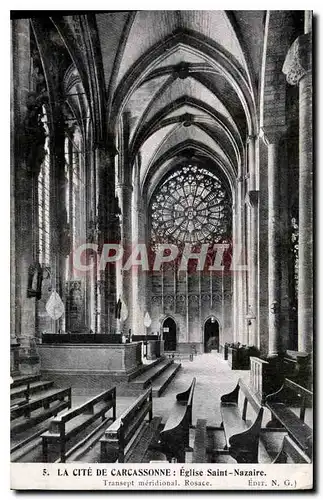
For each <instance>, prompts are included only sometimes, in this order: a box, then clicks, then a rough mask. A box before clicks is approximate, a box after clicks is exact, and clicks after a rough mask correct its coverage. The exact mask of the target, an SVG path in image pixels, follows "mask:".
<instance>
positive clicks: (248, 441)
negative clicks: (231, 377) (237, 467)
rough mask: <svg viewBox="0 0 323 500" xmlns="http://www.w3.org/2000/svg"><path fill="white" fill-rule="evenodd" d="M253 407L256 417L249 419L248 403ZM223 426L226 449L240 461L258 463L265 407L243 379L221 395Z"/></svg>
mask: <svg viewBox="0 0 323 500" xmlns="http://www.w3.org/2000/svg"><path fill="white" fill-rule="evenodd" d="M240 391H241V392H242V393H243V396H244V399H243V407H242V412H240V408H239V392H240ZM249 404H250V406H251V407H252V408H253V410H254V412H255V414H256V418H255V420H254V422H253V423H251V425H250V423H249V422H248V421H247V409H248V405H249ZM221 416H222V423H221V427H222V428H223V429H224V434H225V440H226V448H225V449H226V450H228V452H229V454H230V455H231V456H232V457H233V458H234V459H235V460H236V461H237V462H238V463H258V449H259V437H260V430H261V422H262V417H263V408H262V406H261V405H260V403H259V402H258V401H257V399H256V398H255V397H254V395H253V394H252V393H251V392H250V390H249V388H248V387H247V385H246V384H245V382H244V381H243V380H242V379H239V381H238V384H237V386H236V388H235V389H234V390H233V391H232V392H230V393H229V394H225V395H224V396H222V397H221Z"/></svg>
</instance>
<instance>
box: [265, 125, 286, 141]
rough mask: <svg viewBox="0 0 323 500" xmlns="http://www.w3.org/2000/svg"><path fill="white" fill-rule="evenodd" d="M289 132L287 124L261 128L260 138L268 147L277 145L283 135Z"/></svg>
mask: <svg viewBox="0 0 323 500" xmlns="http://www.w3.org/2000/svg"><path fill="white" fill-rule="evenodd" d="M286 131H287V126H286V125H285V124H282V125H279V124H278V125H277V126H271V127H261V129H260V133H259V137H260V138H261V139H262V140H263V141H264V143H265V144H266V146H269V145H270V144H277V143H278V142H279V141H280V139H281V138H282V137H283V135H284V134H285V133H286Z"/></svg>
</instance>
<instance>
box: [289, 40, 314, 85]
mask: <svg viewBox="0 0 323 500" xmlns="http://www.w3.org/2000/svg"><path fill="white" fill-rule="evenodd" d="M282 71H283V73H284V74H285V75H286V80H287V82H288V83H289V84H290V85H297V84H298V83H299V81H300V80H301V79H302V78H303V77H304V76H305V75H307V74H308V73H310V72H311V71H312V36H311V33H305V34H303V35H301V36H299V37H298V38H296V40H295V41H294V43H293V44H292V45H291V47H290V49H289V51H288V52H287V56H286V59H285V62H284V65H283V70H282Z"/></svg>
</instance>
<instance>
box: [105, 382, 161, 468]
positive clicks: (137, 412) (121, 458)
mask: <svg viewBox="0 0 323 500" xmlns="http://www.w3.org/2000/svg"><path fill="white" fill-rule="evenodd" d="M147 414H148V415H149V421H148V422H147V421H145V418H146V415H147ZM160 423H161V418H159V417H154V418H153V405H152V388H151V387H150V388H149V389H147V390H146V391H145V392H144V393H143V394H142V395H141V396H139V397H138V398H137V399H136V401H135V402H134V403H133V404H132V405H131V406H130V407H129V408H127V410H126V411H124V412H123V413H122V415H121V416H120V417H119V418H117V419H116V420H115V422H113V424H112V425H111V426H110V427H109V428H108V429H107V430H106V432H105V434H104V436H103V437H102V438H101V439H100V445H101V451H100V457H101V458H100V461H101V463H111V462H116V461H118V462H119V463H124V462H129V463H140V462H142V461H143V459H144V456H145V454H146V452H147V450H148V447H149V445H150V443H151V441H152V440H153V438H154V437H155V435H156V434H157V432H158V428H159V425H160Z"/></svg>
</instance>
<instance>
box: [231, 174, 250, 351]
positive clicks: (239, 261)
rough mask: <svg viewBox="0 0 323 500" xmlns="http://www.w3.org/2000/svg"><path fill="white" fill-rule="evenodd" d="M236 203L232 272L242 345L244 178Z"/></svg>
mask: <svg viewBox="0 0 323 500" xmlns="http://www.w3.org/2000/svg"><path fill="white" fill-rule="evenodd" d="M236 198H237V201H236V215H235V223H236V224H235V225H236V231H235V232H236V235H235V236H236V241H234V246H233V256H234V257H233V260H234V261H235V263H236V265H235V269H234V270H233V272H234V275H235V279H236V281H237V288H236V291H237V301H236V310H237V326H238V331H237V338H236V340H237V342H240V343H242V344H247V343H248V330H247V322H246V313H247V309H246V292H247V287H246V271H245V270H241V268H242V267H243V266H245V265H246V251H245V250H246V245H245V243H246V240H245V237H246V234H245V208H246V207H245V194H244V178H243V177H242V176H240V177H239V178H238V180H237V197H236Z"/></svg>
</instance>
